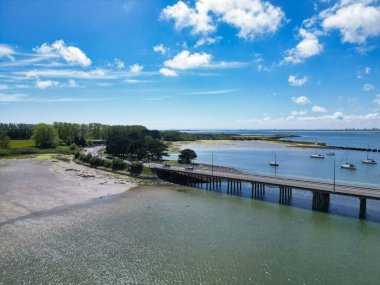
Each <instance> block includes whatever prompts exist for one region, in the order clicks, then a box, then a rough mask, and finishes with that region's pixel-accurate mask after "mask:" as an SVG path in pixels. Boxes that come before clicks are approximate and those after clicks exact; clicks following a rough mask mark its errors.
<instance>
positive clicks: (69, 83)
mask: <svg viewBox="0 0 380 285" xmlns="http://www.w3.org/2000/svg"><path fill="white" fill-rule="evenodd" d="M67 87H79V86H78V84H77V82H76V81H75V80H74V79H69V81H68V82H67Z"/></svg>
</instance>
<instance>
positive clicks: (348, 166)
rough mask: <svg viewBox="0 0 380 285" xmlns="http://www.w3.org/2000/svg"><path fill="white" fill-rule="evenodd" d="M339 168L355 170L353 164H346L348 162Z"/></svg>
mask: <svg viewBox="0 0 380 285" xmlns="http://www.w3.org/2000/svg"><path fill="white" fill-rule="evenodd" d="M340 167H341V168H344V169H352V170H355V169H356V166H355V164H353V163H348V162H346V163H344V164H342V165H341V166H340Z"/></svg>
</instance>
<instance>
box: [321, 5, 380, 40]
mask: <svg viewBox="0 0 380 285" xmlns="http://www.w3.org/2000/svg"><path fill="white" fill-rule="evenodd" d="M376 2H377V1H373V0H356V1H352V0H341V1H340V3H338V4H337V5H334V6H333V7H332V8H330V9H328V10H326V11H324V13H323V15H322V18H323V21H322V27H323V28H324V29H325V30H326V31H329V30H339V32H340V33H341V35H342V42H348V43H352V44H363V43H365V42H366V40H367V38H369V37H374V36H378V35H380V7H379V6H373V4H374V3H376Z"/></svg>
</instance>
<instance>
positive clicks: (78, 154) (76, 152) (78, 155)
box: [74, 151, 81, 159]
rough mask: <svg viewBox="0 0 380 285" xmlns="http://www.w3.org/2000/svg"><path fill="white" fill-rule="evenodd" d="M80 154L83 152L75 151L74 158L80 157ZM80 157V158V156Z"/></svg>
mask: <svg viewBox="0 0 380 285" xmlns="http://www.w3.org/2000/svg"><path fill="white" fill-rule="evenodd" d="M80 154H81V153H80V152H79V151H75V152H74V158H75V159H78V158H79V157H80ZM79 159H80V158H79Z"/></svg>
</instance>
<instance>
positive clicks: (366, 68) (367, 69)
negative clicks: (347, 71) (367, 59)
mask: <svg viewBox="0 0 380 285" xmlns="http://www.w3.org/2000/svg"><path fill="white" fill-rule="evenodd" d="M364 73H365V74H370V73H371V68H370V67H368V66H366V67H364Z"/></svg>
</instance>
